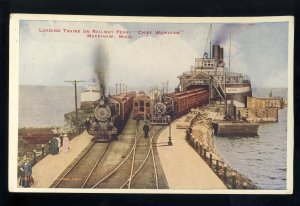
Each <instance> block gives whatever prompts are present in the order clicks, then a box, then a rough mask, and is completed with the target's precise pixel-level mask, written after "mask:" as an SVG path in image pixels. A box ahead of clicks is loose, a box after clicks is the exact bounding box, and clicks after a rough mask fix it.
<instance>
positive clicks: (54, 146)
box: [49, 135, 59, 155]
mask: <svg viewBox="0 0 300 206" xmlns="http://www.w3.org/2000/svg"><path fill="white" fill-rule="evenodd" d="M57 138H58V137H57V136H56V135H55V136H54V137H52V139H51V140H50V141H49V143H50V144H49V153H50V154H52V155H57V154H58V152H59V148H58V140H57Z"/></svg>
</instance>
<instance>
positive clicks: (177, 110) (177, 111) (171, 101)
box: [150, 88, 209, 125]
mask: <svg viewBox="0 0 300 206" xmlns="http://www.w3.org/2000/svg"><path fill="white" fill-rule="evenodd" d="M208 98H209V97H208V91H207V90H206V89H204V88H197V89H191V90H187V91H183V92H178V91H177V92H173V93H170V94H163V95H160V96H158V97H157V98H156V99H155V100H154V106H153V113H152V116H151V120H150V122H151V124H158V125H166V124H168V122H169V121H170V120H171V119H174V118H178V117H180V116H182V115H183V114H186V113H188V112H189V110H190V109H191V108H196V107H198V106H202V105H204V104H207V103H208Z"/></svg>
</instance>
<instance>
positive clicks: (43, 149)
mask: <svg viewBox="0 0 300 206" xmlns="http://www.w3.org/2000/svg"><path fill="white" fill-rule="evenodd" d="M44 156H45V145H43V144H42V158H44Z"/></svg>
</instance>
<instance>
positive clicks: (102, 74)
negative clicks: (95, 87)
mask: <svg viewBox="0 0 300 206" xmlns="http://www.w3.org/2000/svg"><path fill="white" fill-rule="evenodd" d="M108 63H109V61H108V53H107V50H106V48H105V47H104V45H99V46H97V47H96V51H95V67H94V72H95V74H96V77H97V79H98V82H99V86H100V94H101V95H105V89H106V81H107V74H108Z"/></svg>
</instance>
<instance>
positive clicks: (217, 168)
mask: <svg viewBox="0 0 300 206" xmlns="http://www.w3.org/2000/svg"><path fill="white" fill-rule="evenodd" d="M216 173H217V175H218V176H219V160H217V161H216Z"/></svg>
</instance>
